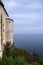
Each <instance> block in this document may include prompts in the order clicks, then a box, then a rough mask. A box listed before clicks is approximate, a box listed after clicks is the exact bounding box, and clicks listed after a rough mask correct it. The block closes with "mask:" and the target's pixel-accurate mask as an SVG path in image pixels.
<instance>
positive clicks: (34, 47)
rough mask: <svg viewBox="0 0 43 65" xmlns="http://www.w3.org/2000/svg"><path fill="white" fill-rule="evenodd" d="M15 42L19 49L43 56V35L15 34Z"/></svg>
mask: <svg viewBox="0 0 43 65" xmlns="http://www.w3.org/2000/svg"><path fill="white" fill-rule="evenodd" d="M14 42H15V44H16V45H17V46H19V47H23V48H25V49H26V50H28V51H32V52H34V53H37V54H39V55H40V56H43V34H15V35H14Z"/></svg>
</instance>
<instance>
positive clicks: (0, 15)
mask: <svg viewBox="0 0 43 65" xmlns="http://www.w3.org/2000/svg"><path fill="white" fill-rule="evenodd" d="M7 42H9V43H11V44H13V20H12V19H11V18H9V15H8V13H7V11H6V9H5V7H4V4H3V2H2V0H0V58H2V54H3V49H4V46H5V45H6V43H7Z"/></svg>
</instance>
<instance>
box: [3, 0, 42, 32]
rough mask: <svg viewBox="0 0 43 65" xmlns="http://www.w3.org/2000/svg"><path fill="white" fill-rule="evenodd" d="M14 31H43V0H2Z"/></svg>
mask: <svg viewBox="0 0 43 65" xmlns="http://www.w3.org/2000/svg"><path fill="white" fill-rule="evenodd" d="M2 1H3V3H4V5H5V8H6V10H7V12H8V14H9V16H10V18H11V19H13V20H14V33H43V0H2Z"/></svg>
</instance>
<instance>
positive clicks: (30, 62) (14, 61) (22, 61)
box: [0, 42, 43, 65]
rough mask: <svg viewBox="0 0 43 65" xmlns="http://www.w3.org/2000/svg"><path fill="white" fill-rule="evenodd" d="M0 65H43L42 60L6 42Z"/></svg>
mask: <svg viewBox="0 0 43 65" xmlns="http://www.w3.org/2000/svg"><path fill="white" fill-rule="evenodd" d="M0 65H43V58H40V57H39V56H38V55H37V54H33V53H32V52H27V51H26V50H25V49H22V48H17V47H16V46H15V45H14V44H13V45H11V44H10V43H8V42H7V45H6V46H5V48H4V51H3V58H2V59H0Z"/></svg>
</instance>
